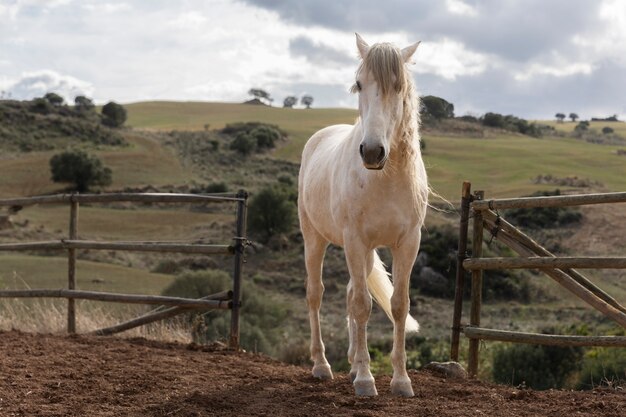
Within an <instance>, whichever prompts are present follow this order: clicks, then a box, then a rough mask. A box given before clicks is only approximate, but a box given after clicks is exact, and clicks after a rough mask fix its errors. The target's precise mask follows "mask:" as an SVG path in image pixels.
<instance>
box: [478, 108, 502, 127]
mask: <svg viewBox="0 0 626 417" xmlns="http://www.w3.org/2000/svg"><path fill="white" fill-rule="evenodd" d="M483 125H485V126H489V127H497V128H500V129H504V126H505V125H506V123H505V121H504V116H502V115H501V114H499V113H491V112H488V113H485V115H484V116H483Z"/></svg>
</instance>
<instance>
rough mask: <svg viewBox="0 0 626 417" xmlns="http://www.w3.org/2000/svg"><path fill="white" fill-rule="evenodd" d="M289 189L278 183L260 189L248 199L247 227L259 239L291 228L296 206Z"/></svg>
mask: <svg viewBox="0 0 626 417" xmlns="http://www.w3.org/2000/svg"><path fill="white" fill-rule="evenodd" d="M291 198H292V197H291V196H290V193H289V190H288V189H287V188H286V187H284V186H283V187H281V186H278V185H275V186H270V187H266V188H264V189H262V190H261V191H260V192H259V193H258V194H256V195H255V196H254V197H252V199H251V200H250V205H249V211H248V213H249V214H248V227H249V229H250V232H252V233H254V234H256V235H257V236H258V237H259V238H260V239H261V241H263V242H265V243H267V242H268V241H269V240H270V238H271V237H272V236H274V235H277V234H280V233H286V232H289V231H290V230H291V227H292V225H293V222H294V220H295V217H296V207H295V205H294V203H293V202H292V201H291Z"/></svg>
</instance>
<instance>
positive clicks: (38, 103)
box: [30, 98, 52, 114]
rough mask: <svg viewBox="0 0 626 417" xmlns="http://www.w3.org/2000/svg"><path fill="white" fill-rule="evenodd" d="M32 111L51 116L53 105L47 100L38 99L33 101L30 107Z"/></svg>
mask: <svg viewBox="0 0 626 417" xmlns="http://www.w3.org/2000/svg"><path fill="white" fill-rule="evenodd" d="M30 111H32V112H33V113H39V114H50V112H51V111H52V105H51V104H50V102H49V101H48V100H46V99H43V98H36V99H34V100H33V102H32V105H31V106H30Z"/></svg>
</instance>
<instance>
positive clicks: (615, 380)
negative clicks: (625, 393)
mask: <svg viewBox="0 0 626 417" xmlns="http://www.w3.org/2000/svg"><path fill="white" fill-rule="evenodd" d="M599 385H612V386H622V387H623V386H625V385H626V349H617V348H614V347H613V348H594V349H590V350H589V351H588V352H587V353H586V355H585V359H584V361H583V367H582V370H581V371H580V375H579V377H578V382H577V383H576V389H593V388H595V387H597V386H599Z"/></svg>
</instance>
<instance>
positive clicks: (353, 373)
mask: <svg viewBox="0 0 626 417" xmlns="http://www.w3.org/2000/svg"><path fill="white" fill-rule="evenodd" d="M355 379H356V371H350V382H354V380H355Z"/></svg>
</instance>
